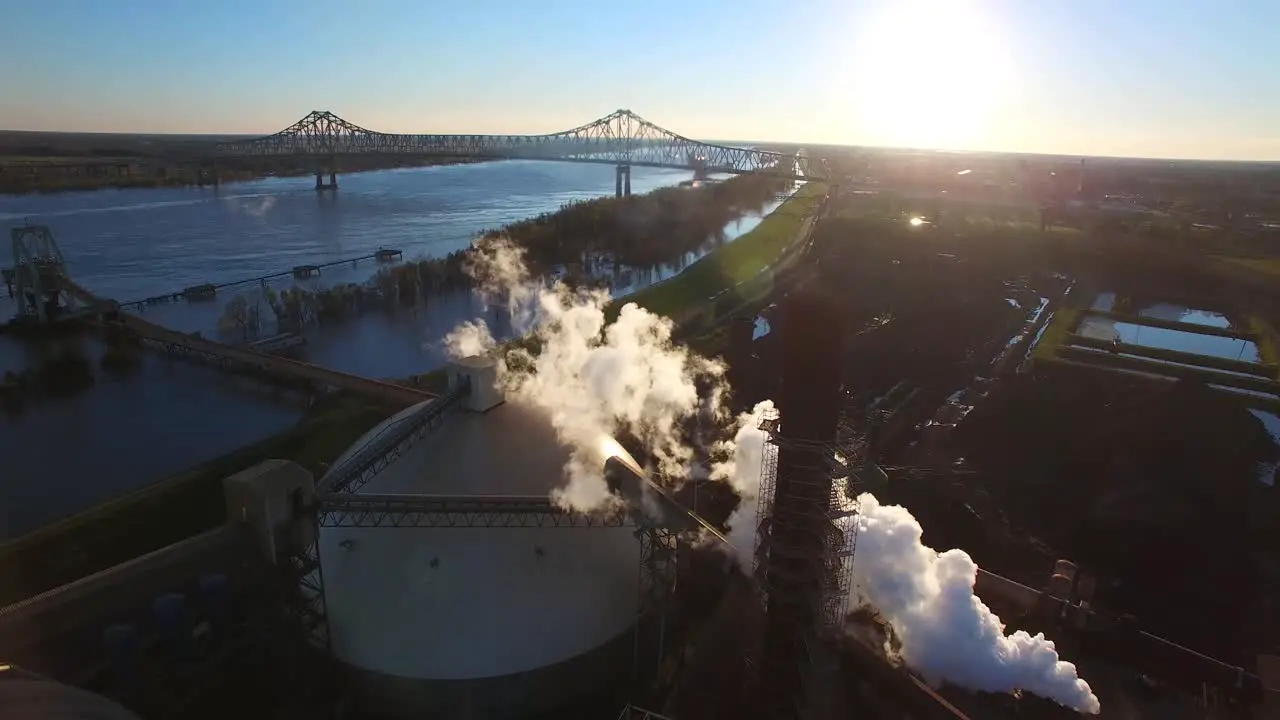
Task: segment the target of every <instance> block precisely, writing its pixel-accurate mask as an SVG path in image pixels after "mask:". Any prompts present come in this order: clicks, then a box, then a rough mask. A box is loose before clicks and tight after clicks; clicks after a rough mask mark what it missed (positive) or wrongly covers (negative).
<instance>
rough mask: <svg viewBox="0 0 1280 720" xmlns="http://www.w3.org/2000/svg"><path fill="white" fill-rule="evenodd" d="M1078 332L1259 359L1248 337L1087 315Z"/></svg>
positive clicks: (1185, 349)
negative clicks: (1153, 325) (1240, 337)
mask: <svg viewBox="0 0 1280 720" xmlns="http://www.w3.org/2000/svg"><path fill="white" fill-rule="evenodd" d="M1077 332H1078V333H1079V334H1081V335H1083V336H1085V337H1090V338H1097V339H1100V340H1114V339H1119V340H1120V341H1121V342H1125V343H1130V344H1133V345H1146V346H1147V347H1157V348H1165V349H1166V350H1180V351H1182V352H1187V353H1194V354H1196V355H1208V356H1211V357H1219V358H1226V359H1228V360H1243V361H1245V362H1257V361H1258V346H1257V345H1256V344H1255V343H1253V341H1251V340H1239V339H1236V338H1229V337H1221V336H1219V335H1201V334H1199V333H1192V332H1185V331H1183V330H1169V329H1167V328H1159V327H1151V326H1149V325H1135V324H1133V323H1128V322H1122V321H1117V320H1112V319H1111V318H1107V317H1100V316H1097V315H1088V316H1086V317H1085V318H1084V320H1083V321H1082V322H1081V323H1080V328H1079V329H1078V330H1077Z"/></svg>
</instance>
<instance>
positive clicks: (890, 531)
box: [712, 401, 1101, 714]
mask: <svg viewBox="0 0 1280 720" xmlns="http://www.w3.org/2000/svg"><path fill="white" fill-rule="evenodd" d="M773 411H774V408H773V403H772V402H770V401H764V402H761V403H760V404H758V405H756V407H755V408H754V409H753V410H752V412H751V413H744V414H743V415H742V416H740V418H739V420H738V431H737V435H736V436H735V437H734V439H733V441H731V442H728V443H725V445H726V447H727V448H731V449H732V452H733V455H732V457H731V458H730V459H729V460H727V461H725V462H722V463H721V464H719V465H716V466H715V467H713V469H712V477H713V478H716V479H721V480H725V481H727V482H729V484H730V485H732V486H733V488H734V490H736V491H737V492H738V495H739V496H740V497H741V498H742V500H741V504H740V505H739V506H738V508H737V510H735V511H734V513H733V515H732V516H731V517H730V518H729V540H730V542H731V544H732V545H733V546H734V550H735V556H736V557H737V559H738V562H739V564H740V565H741V566H742V567H743V568H744V569H746V570H748V571H749V570H750V568H751V560H752V554H753V553H752V549H753V547H754V545H755V533H756V527H757V523H756V513H757V510H758V507H759V478H760V471H761V464H762V462H763V459H764V443H765V440H766V439H767V438H766V436H765V433H764V432H763V431H761V430H759V428H758V426H759V424H760V420H761V419H762V418H763V417H764V416H765V415H766V414H771V413H772V412H773ZM847 509H856V510H857V513H856V514H854V515H850V516H847V517H844V518H842V519H841V520H840V521H839V522H840V524H841V528H842V529H843V530H844V532H845V536H846V537H851V538H854V537H856V539H857V552H856V553H855V554H854V564H853V583H852V587H851V594H850V607H859V606H868V607H871V608H874V609H875V610H877V611H879V613H880V615H881V616H882V617H883V618H884V619H885V620H886V621H887V622H888V623H889V625H890V626H891V627H892V628H893V631H894V634H895V636H896V638H897V639H898V641H899V642H900V647H899V648H897V649H896V650H890V652H896V654H897V656H898V657H899V658H900V659H901V660H902V661H903V662H904V663H906V664H907V665H908V666H909V667H911V668H913V669H915V670H916V671H917V672H919V673H920V674H921V675H922V676H923V677H924V678H925V680H927V681H928V682H929V683H931V684H934V685H937V684H939V683H941V682H944V681H945V682H950V683H953V684H955V685H959V686H962V687H966V688H970V689H973V690H982V691H987V692H1012V691H1014V690H1024V691H1026V692H1030V693H1034V694H1036V695H1039V696H1041V697H1045V698H1048V699H1050V700H1053V701H1055V702H1057V703H1059V704H1061V705H1064V706H1066V707H1069V708H1072V709H1074V710H1077V711H1079V712H1084V713H1090V714H1097V713H1098V712H1100V711H1101V705H1100V703H1099V701H1098V698H1097V696H1096V695H1094V693H1093V691H1092V690H1091V689H1090V687H1089V684H1088V683H1087V682H1085V681H1084V680H1082V679H1080V677H1079V676H1078V675H1077V673H1076V667H1075V665H1073V664H1071V663H1069V662H1064V661H1063V660H1061V659H1060V658H1059V657H1058V653H1057V649H1056V648H1055V647H1054V644H1053V641H1051V640H1048V639H1046V638H1045V637H1044V635H1043V634H1036V635H1034V636H1033V635H1029V634H1028V633H1026V632H1024V631H1022V630H1018V631H1015V632H1014V633H1012V634H1010V635H1006V634H1005V626H1004V623H1003V622H1001V621H1000V618H999V617H997V616H996V615H995V614H994V613H993V612H991V609H990V608H988V607H987V606H986V605H985V604H984V603H983V602H982V600H981V599H979V598H978V596H977V595H976V594H974V584H975V582H976V581H977V575H978V566H977V564H976V563H974V561H973V559H972V558H970V557H969V554H968V553H966V552H964V551H963V550H947V551H946V552H943V553H938V552H937V551H935V550H934V549H933V548H930V547H928V546H927V545H925V544H924V543H923V542H922V537H923V532H924V531H923V529H922V528H921V526H920V523H919V522H918V521H917V520H916V519H915V517H914V516H912V515H911V513H910V512H909V511H908V510H907V509H906V508H903V507H899V506H896V505H882V504H881V503H880V501H879V500H877V499H876V498H875V496H873V495H871V494H870V493H863V494H861V495H860V496H858V499H857V502H856V504H855V503H853V502H852V501H850V502H849V507H848V508H847Z"/></svg>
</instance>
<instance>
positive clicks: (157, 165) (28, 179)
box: [0, 148, 486, 195]
mask: <svg viewBox="0 0 1280 720" xmlns="http://www.w3.org/2000/svg"><path fill="white" fill-rule="evenodd" d="M37 149H38V148H37ZM54 152H56V149H54ZM477 162H486V161H485V160H483V159H477V158H382V157H375V158H358V157H357V158H347V159H344V160H343V161H342V164H341V165H340V166H339V167H338V168H337V172H338V174H339V175H340V176H341V175H346V174H352V173H360V172H370V171H373V170H392V169H398V168H414V167H434V166H438V165H460V164H469V163H477ZM314 172H315V168H313V167H304V166H302V165H299V164H297V163H296V162H289V161H287V160H286V161H276V162H273V161H270V160H267V161H262V162H257V163H255V164H253V165H241V164H237V163H234V162H229V163H226V164H220V165H219V166H218V180H219V182H220V183H233V182H245V181H250V180H259V179H262V178H268V177H307V176H310V175H311V174H312V173H314ZM211 182H212V179H211V178H210V177H208V176H207V175H206V176H201V174H200V165H199V164H197V163H190V162H178V161H172V160H168V159H166V158H163V157H147V156H118V157H112V156H105V157H104V156H95V155H72V156H63V155H56V154H55V155H50V156H39V155H8V154H4V153H3V148H0V195H27V194H32V193H63V192H83V191H88V190H108V189H117V190H118V189H129V188H133V189H139V188H140V189H159V188H184V187H198V186H204V185H209V184H211ZM339 184H341V183H339Z"/></svg>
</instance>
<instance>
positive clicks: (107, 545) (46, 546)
mask: <svg viewBox="0 0 1280 720" xmlns="http://www.w3.org/2000/svg"><path fill="white" fill-rule="evenodd" d="M388 412H389V410H388V409H387V408H383V407H378V406H374V405H369V404H366V403H364V402H363V401H360V400H356V399H353V398H350V397H342V396H338V397H334V398H332V399H325V400H323V401H321V402H320V403H317V404H316V406H315V407H313V408H312V410H311V411H310V412H308V414H307V416H306V417H305V418H303V419H302V420H301V421H299V423H298V424H297V425H295V426H294V427H291V428H289V429H288V430H285V431H284V432H281V433H279V434H277V435H274V436H272V437H269V438H266V439H265V440H262V441H260V442H257V443H254V444H252V445H248V446H245V447H242V448H239V449H237V450H234V451H232V452H230V453H228V454H226V455H222V456H220V457H217V458H214V459H212V460H210V461H208V462H205V463H202V464H200V465H197V466H195V467H193V468H190V469H188V470H186V471H184V472H182V473H179V474H177V475H174V476H172V477H169V478H166V479H164V480H161V481H159V482H156V483H153V484H151V485H148V486H147V487H145V488H142V489H140V490H137V491H135V492H132V493H130V494H128V495H125V496H123V497H120V498H117V499H115V500H112V501H110V502H107V503H104V504H102V505H99V506H97V507H94V508H92V509H90V510H87V511H85V512H82V513H79V514H76V515H72V516H70V517H67V518H64V519H62V520H58V521H56V522H53V523H50V524H48V525H45V526H43V527H41V528H39V529H37V530H34V531H32V532H30V533H27V534H25V535H22V536H20V537H18V538H15V539H12V540H9V541H6V542H4V543H0V605H5V604H9V603H12V602H16V601H19V600H22V599H24V598H27V597H30V596H32V595H35V594H37V593H41V592H44V591H46V590H49V589H51V588H54V587H57V586H59V585H62V584H65V583H68V582H71V581H73V580H76V579H78V578H81V577H84V576H85V575H88V574H90V573H94V572H99V571H101V570H105V569H106V568H109V567H111V566H113V565H117V564H119V563H122V562H125V561H128V560H130V559H132V558H135V557H137V556H139V555H142V554H144V553H147V552H151V551H153V550H157V549H159V548H162V547H164V546H165V545H169V544H171V543H174V542H178V541H179V540H183V539H185V538H188V537H191V536H192V535H195V534H197V533H200V532H203V531H205V530H208V529H211V528H213V527H216V526H218V525H220V524H222V523H224V522H226V508H225V504H224V501H223V497H222V479H223V478H224V477H226V476H228V475H231V474H234V473H236V472H239V471H240V470H243V469H245V468H247V467H250V466H252V465H255V464H257V463H258V462H261V461H262V460H266V459H269V458H285V459H290V460H294V461H295V462H298V463H299V464H300V465H302V466H304V467H306V468H308V469H309V470H311V471H312V472H316V473H317V474H318V471H319V470H320V469H321V468H322V465H321V464H322V463H327V462H331V461H332V460H333V459H334V458H335V457H336V456H337V455H338V454H339V453H341V452H342V451H343V450H344V449H346V448H347V447H348V446H349V445H350V444H351V443H353V442H355V441H356V440H357V439H359V437H360V435H362V434H363V433H364V432H366V431H367V430H368V429H369V428H371V427H373V426H374V425H376V424H377V423H378V422H380V421H381V420H383V419H385V418H386V417H387V414H388ZM86 481H92V478H86Z"/></svg>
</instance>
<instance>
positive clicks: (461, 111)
mask: <svg viewBox="0 0 1280 720" xmlns="http://www.w3.org/2000/svg"><path fill="white" fill-rule="evenodd" d="M2 4H3V13H2V15H3V26H4V28H5V36H6V37H7V38H9V40H8V41H7V42H5V43H3V44H0V129H9V130H58V131H92V132H140V133H226V134H241V133H243V134H268V133H271V132H274V131H276V130H279V129H282V128H284V127H287V126H288V125H290V124H291V123H293V122H294V121H295V120H297V119H299V118H301V117H302V116H304V115H306V114H307V113H308V112H309V111H311V110H313V109H319V110H331V111H333V112H335V113H337V114H338V115H340V116H341V117H343V118H345V119H346V120H349V121H351V122H353V123H356V124H357V125H360V126H362V127H366V128H369V129H372V130H380V131H383V132H416V133H544V132H555V131H558V130H563V129H568V128H571V127H575V126H577V125H581V124H583V123H586V122H589V121H591V120H593V119H595V118H598V117H601V116H604V115H607V114H608V113H610V112H612V111H613V110H616V109H619V108H627V109H630V110H633V111H635V112H636V113H638V114H640V115H641V116H643V117H645V118H646V119H648V120H650V121H652V122H654V123H657V124H658V125H660V126H662V127H664V128H667V129H670V130H672V131H674V132H677V133H680V134H682V135H685V136H687V137H692V138H697V139H719V140H757V141H764V140H775V141H789V142H808V143H822V144H844V145H872V146H892V147H927V148H942V149H954V150H994V151H1011V152H1039V153H1053V154H1069V155H1077V154H1079V155H1121V156H1139V157H1174V158H1213V159H1239V160H1280V42H1276V41H1275V35H1274V33H1275V32H1276V28H1280V2H1278V1H1277V0H632V1H631V2H620V3H601V2H595V1H590V2H589V1H587V0H457V1H455V0H363V2H350V0H344V1H342V2H339V1H337V0H305V1H303V0H252V1H250V0H218V1H217V2H194V1H192V2H188V1H186V0H3V2H2Z"/></svg>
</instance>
